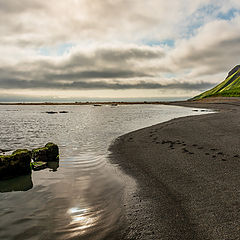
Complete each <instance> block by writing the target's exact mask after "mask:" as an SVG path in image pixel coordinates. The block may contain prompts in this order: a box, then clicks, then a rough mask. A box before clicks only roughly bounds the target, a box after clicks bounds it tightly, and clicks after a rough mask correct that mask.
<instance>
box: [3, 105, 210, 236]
mask: <svg viewBox="0 0 240 240" xmlns="http://www.w3.org/2000/svg"><path fill="white" fill-rule="evenodd" d="M203 113H207V112H204V110H201V109H199V110H196V109H193V108H184V107H177V106H166V105H156V104H154V105H151V104H143V105H134V104H131V105H118V106H112V105H111V104H109V105H100V106H93V105H57V106H55V105H37V106H36V105H26V106H21V105H1V106H0V149H2V150H8V151H12V150H16V149H19V148H24V149H25V148H27V149H30V150H31V149H33V148H37V147H42V146H44V145H45V144H46V143H48V142H54V143H56V144H57V145H58V146H59V150H60V161H59V164H58V163H55V164H54V163H53V164H52V165H51V166H49V168H46V169H44V170H41V171H33V172H32V174H31V175H27V176H20V177H17V178H14V179H10V180H4V181H0V239H3V240H10V239H11V240H28V239H32V240H43V239H44V240H48V239H49V240H50V239H51V240H53V239H54V240H55V239H63V240H68V239H86V240H94V239H97V240H101V239H104V240H105V239H112V238H111V236H112V234H113V233H114V234H115V235H116V233H117V232H118V231H120V230H121V228H122V227H123V225H124V212H123V211H122V209H123V208H122V206H123V204H124V197H123V196H124V194H125V191H127V188H126V184H127V182H128V181H126V179H127V176H125V174H124V173H123V172H122V170H121V169H120V167H119V166H118V164H115V163H114V164H113V163H112V161H110V155H111V152H110V151H109V146H110V145H111V144H113V143H114V140H115V139H116V138H117V137H119V136H121V135H123V134H126V133H128V132H130V131H134V130H137V129H140V128H144V127H147V126H151V125H154V124H157V123H161V122H164V121H168V120H170V119H173V118H178V117H183V116H190V115H197V114H203ZM132 181H134V179H133V180H132ZM136 186H137V185H136Z"/></svg>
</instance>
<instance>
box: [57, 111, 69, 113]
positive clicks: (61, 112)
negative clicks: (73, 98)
mask: <svg viewBox="0 0 240 240" xmlns="http://www.w3.org/2000/svg"><path fill="white" fill-rule="evenodd" d="M59 113H68V111H60V112H59Z"/></svg>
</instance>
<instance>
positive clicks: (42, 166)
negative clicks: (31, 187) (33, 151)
mask: <svg viewBox="0 0 240 240" xmlns="http://www.w3.org/2000/svg"><path fill="white" fill-rule="evenodd" d="M31 167H32V170H34V171H39V170H42V169H45V168H47V167H48V164H47V162H31Z"/></svg>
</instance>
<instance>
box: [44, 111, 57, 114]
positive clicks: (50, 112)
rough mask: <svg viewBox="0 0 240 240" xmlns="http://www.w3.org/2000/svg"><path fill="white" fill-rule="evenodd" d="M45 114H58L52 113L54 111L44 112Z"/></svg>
mask: <svg viewBox="0 0 240 240" xmlns="http://www.w3.org/2000/svg"><path fill="white" fill-rule="evenodd" d="M46 113H47V114H57V113H58V112H54V111H49V112H46Z"/></svg>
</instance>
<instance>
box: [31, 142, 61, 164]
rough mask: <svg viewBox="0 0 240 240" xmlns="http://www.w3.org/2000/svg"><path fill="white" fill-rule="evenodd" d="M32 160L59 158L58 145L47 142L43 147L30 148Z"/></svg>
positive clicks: (48, 160) (44, 160)
mask: <svg viewBox="0 0 240 240" xmlns="http://www.w3.org/2000/svg"><path fill="white" fill-rule="evenodd" d="M32 159H33V161H34V162H54V161H58V160H59V150H58V146H57V145H56V144H54V143H47V144H46V145H45V147H42V148H36V149H33V150H32Z"/></svg>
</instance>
